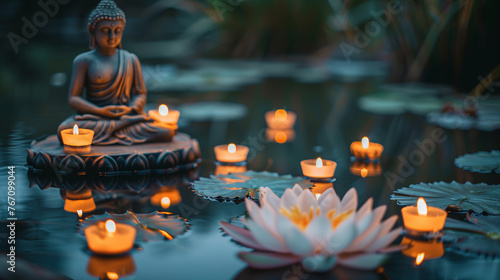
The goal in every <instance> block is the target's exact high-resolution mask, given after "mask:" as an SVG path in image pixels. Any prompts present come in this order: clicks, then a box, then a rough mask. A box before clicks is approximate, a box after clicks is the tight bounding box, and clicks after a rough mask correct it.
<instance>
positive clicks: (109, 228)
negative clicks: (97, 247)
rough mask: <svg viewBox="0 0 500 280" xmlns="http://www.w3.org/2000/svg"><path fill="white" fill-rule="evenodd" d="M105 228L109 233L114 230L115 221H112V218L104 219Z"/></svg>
mask: <svg viewBox="0 0 500 280" xmlns="http://www.w3.org/2000/svg"><path fill="white" fill-rule="evenodd" d="M106 230H107V231H108V232H109V233H113V232H115V231H116V224H115V222H113V221H112V220H107V221H106Z"/></svg>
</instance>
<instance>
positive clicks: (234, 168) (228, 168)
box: [214, 164, 248, 176]
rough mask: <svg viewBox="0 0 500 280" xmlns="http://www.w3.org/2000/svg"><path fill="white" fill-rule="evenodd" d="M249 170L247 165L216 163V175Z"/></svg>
mask: <svg viewBox="0 0 500 280" xmlns="http://www.w3.org/2000/svg"><path fill="white" fill-rule="evenodd" d="M247 170H248V168H247V166H246V165H230V164H228V165H223V164H216V166H215V173H214V174H215V176H219V175H228V174H230V173H243V172H246V171H247Z"/></svg>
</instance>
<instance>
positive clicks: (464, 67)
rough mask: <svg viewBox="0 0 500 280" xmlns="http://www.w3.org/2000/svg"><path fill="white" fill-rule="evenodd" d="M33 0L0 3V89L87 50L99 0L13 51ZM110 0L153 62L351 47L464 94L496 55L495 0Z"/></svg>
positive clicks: (308, 58) (316, 53)
mask: <svg viewBox="0 0 500 280" xmlns="http://www.w3.org/2000/svg"><path fill="white" fill-rule="evenodd" d="M42 1H46V2H47V1H51V0H42ZM53 1H56V0H53ZM37 2H38V1H34V0H2V1H1V2H0V17H1V20H0V36H1V39H2V40H1V41H2V44H1V47H0V51H1V53H2V57H1V67H0V83H1V84H0V94H1V95H2V96H3V95H9V94H12V93H13V92H14V91H19V89H20V88H22V86H21V87H19V85H22V84H23V83H24V82H25V81H26V79H30V78H33V77H36V78H37V79H42V80H43V79H45V80H48V79H50V75H51V74H53V73H56V72H68V71H70V67H71V64H70V63H68V61H71V60H72V59H73V57H75V56H76V55H77V54H78V53H81V52H84V51H86V50H87V46H88V35H87V32H86V23H87V17H88V14H89V13H90V11H91V10H92V9H93V8H94V7H95V6H96V4H97V2H98V1H77V0H68V3H67V4H64V5H62V4H61V5H59V9H60V10H59V11H58V13H57V14H56V15H55V16H54V17H53V18H50V19H49V21H48V23H47V24H46V25H44V26H42V27H41V28H38V32H37V34H36V36H34V38H31V39H29V40H28V41H29V42H28V43H27V44H20V45H19V52H18V53H16V52H15V51H14V48H13V47H12V44H11V42H10V40H9V37H8V34H11V33H15V34H18V35H21V34H22V28H23V21H22V18H23V17H26V18H27V19H28V20H30V21H32V17H33V15H34V14H35V13H36V12H38V11H41V10H42V9H41V8H40V6H39V5H38V4H37ZM116 2H117V4H118V5H119V6H120V7H121V8H122V9H123V10H124V11H125V12H126V14H127V29H126V34H125V37H124V48H125V49H128V50H130V51H133V52H135V53H137V54H138V56H139V57H140V58H141V60H146V61H147V60H148V59H150V60H151V61H154V63H156V64H159V63H177V64H182V63H183V62H186V61H192V60H196V59H199V58H216V59H251V60H257V61H262V60H273V61H276V60H282V61H300V62H305V63H310V64H321V63H326V62H327V61H330V60H332V59H336V60H344V61H345V60H346V48H345V47H346V46H348V47H349V48H351V49H350V50H351V51H352V50H355V53H352V55H348V56H349V59H348V60H354V61H356V60H377V61H386V62H388V63H389V64H390V75H389V81H390V82H405V81H406V82H410V81H420V82H429V83H440V84H449V85H451V86H453V87H454V89H455V90H457V91H459V92H468V91H471V90H472V89H473V88H474V87H475V86H476V85H477V84H478V83H479V81H478V77H480V76H482V77H486V76H487V75H488V74H489V73H490V72H491V71H493V69H494V68H495V67H496V66H497V65H498V64H499V63H500V53H499V52H498V51H497V50H498V47H499V46H500V30H499V29H500V17H498V16H497V14H498V13H499V12H500V1H487V0H413V1H410V0H315V1H311V0H145V1H140V2H138V1H133V0H117V1H116ZM391 5H400V7H401V11H400V12H397V13H395V14H391V18H390V19H389V20H388V21H387V23H388V25H387V26H382V27H381V28H379V29H378V31H377V29H372V31H373V30H375V31H376V32H372V35H369V34H367V32H366V31H367V30H368V29H370V28H375V27H376V26H375V25H376V24H377V23H376V22H377V19H376V15H377V14H380V13H381V12H383V11H387V10H388V7H389V6H391ZM374 24H375V25H374ZM372 25H373V26H372ZM379 26H380V24H379ZM360 31H361V32H364V33H365V34H364V35H365V36H366V37H365V39H366V38H367V44H366V45H365V44H363V46H362V47H360V45H356V38H357V37H356V36H360V35H359V33H360ZM342 46H344V48H343V47H342ZM494 74H495V75H494V78H497V77H498V75H497V74H496V73H494ZM36 94H41V93H39V92H37V93H36ZM28 97H29V96H28Z"/></svg>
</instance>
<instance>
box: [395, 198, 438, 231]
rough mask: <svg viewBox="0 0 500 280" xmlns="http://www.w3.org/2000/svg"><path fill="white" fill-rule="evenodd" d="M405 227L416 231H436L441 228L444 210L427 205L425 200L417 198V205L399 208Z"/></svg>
mask: <svg viewBox="0 0 500 280" xmlns="http://www.w3.org/2000/svg"><path fill="white" fill-rule="evenodd" d="M401 213H402V215H403V223H404V226H405V228H406V229H409V230H413V231H417V232H438V231H440V230H442V229H443V227H444V223H445V221H446V215H447V213H446V211H444V210H443V209H439V208H436V207H427V204H426V203H425V200H424V199H423V198H421V197H420V198H419V199H418V201H417V206H406V207H404V208H403V209H402V210H401Z"/></svg>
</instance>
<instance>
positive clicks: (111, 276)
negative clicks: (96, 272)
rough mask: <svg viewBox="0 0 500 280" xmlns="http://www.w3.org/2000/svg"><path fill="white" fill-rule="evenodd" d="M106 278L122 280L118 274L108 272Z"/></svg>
mask: <svg viewBox="0 0 500 280" xmlns="http://www.w3.org/2000/svg"><path fill="white" fill-rule="evenodd" d="M106 276H107V277H108V279H109V280H117V279H120V276H118V274H117V273H116V272H109V271H108V272H106Z"/></svg>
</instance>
